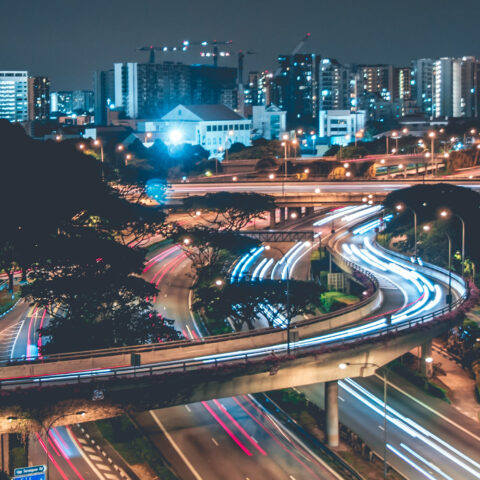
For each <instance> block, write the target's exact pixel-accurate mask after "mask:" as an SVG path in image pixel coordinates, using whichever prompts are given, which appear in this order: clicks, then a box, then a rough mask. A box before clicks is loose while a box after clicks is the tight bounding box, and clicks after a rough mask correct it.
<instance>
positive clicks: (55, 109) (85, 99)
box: [50, 90, 95, 116]
mask: <svg viewBox="0 0 480 480" xmlns="http://www.w3.org/2000/svg"><path fill="white" fill-rule="evenodd" d="M94 108H95V106H94V95H93V92H92V91H91V90H63V91H58V92H52V93H51V95H50V111H51V113H52V114H55V115H57V116H58V115H66V116H68V115H84V114H87V113H88V114H89V113H93V112H94Z"/></svg>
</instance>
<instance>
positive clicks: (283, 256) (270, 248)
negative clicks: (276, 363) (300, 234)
mask: <svg viewBox="0 0 480 480" xmlns="http://www.w3.org/2000/svg"><path fill="white" fill-rule="evenodd" d="M305 245H306V246H307V247H309V246H310V243H309V242H305ZM265 250H267V251H269V250H276V251H277V252H279V253H280V255H281V256H282V259H284V258H285V252H283V251H282V250H281V249H280V248H278V247H272V246H271V245H266V246H265ZM285 273H286V277H287V291H286V301H287V303H286V305H287V355H290V324H291V322H292V314H291V310H290V269H289V268H288V262H286V263H285Z"/></svg>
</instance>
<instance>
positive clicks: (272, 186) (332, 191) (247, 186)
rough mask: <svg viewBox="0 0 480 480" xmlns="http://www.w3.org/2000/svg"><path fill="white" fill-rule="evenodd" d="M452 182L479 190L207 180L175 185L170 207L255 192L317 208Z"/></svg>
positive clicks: (403, 183) (394, 183) (478, 185)
mask: <svg viewBox="0 0 480 480" xmlns="http://www.w3.org/2000/svg"><path fill="white" fill-rule="evenodd" d="M439 182H444V183H450V184H452V185H458V186H463V187H467V188H471V189H473V190H475V191H480V182H479V181H478V180H465V179H463V180H460V179H435V180H425V181H423V180H412V179H408V180H390V181H379V180H370V181H367V180H366V181H348V182H341V181H338V182H332V181H325V180H324V179H322V180H314V179H313V180H305V181H293V180H287V181H285V182H283V181H281V179H279V180H273V181H269V182H265V181H250V182H235V181H232V180H230V181H208V182H207V181H205V182H203V183H174V184H172V186H171V189H170V190H169V193H168V197H167V204H168V205H171V206H174V205H179V204H181V202H182V200H183V199H184V198H187V197H188V196H192V195H204V194H206V193H214V192H221V191H230V192H256V193H263V194H267V195H272V196H274V197H275V199H276V204H277V205H278V206H279V207H283V206H285V207H301V206H307V207H314V206H320V205H325V204H337V205H338V204H342V205H346V204H358V203H362V200H363V199H364V198H365V197H366V196H368V195H372V198H373V201H374V203H378V202H381V201H382V200H383V199H384V198H385V197H386V196H387V195H388V194H389V193H390V192H393V191H395V190H400V189H402V188H408V187H411V186H413V185H419V184H422V183H427V184H432V183H433V184H434V183H439Z"/></svg>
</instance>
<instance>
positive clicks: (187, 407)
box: [184, 405, 192, 413]
mask: <svg viewBox="0 0 480 480" xmlns="http://www.w3.org/2000/svg"><path fill="white" fill-rule="evenodd" d="M184 406H185V410H186V411H187V412H188V413H192V409H191V408H190V407H189V406H188V405H184Z"/></svg>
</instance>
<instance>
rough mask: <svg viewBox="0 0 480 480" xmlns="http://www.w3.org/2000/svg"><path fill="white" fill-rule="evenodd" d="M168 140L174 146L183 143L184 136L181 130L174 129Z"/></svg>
mask: <svg viewBox="0 0 480 480" xmlns="http://www.w3.org/2000/svg"><path fill="white" fill-rule="evenodd" d="M168 138H169V139H170V141H171V142H172V143H173V144H174V145H177V144H179V143H180V142H181V141H182V138H183V134H182V132H181V131H180V130H177V129H174V130H171V131H170V133H169V134H168Z"/></svg>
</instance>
